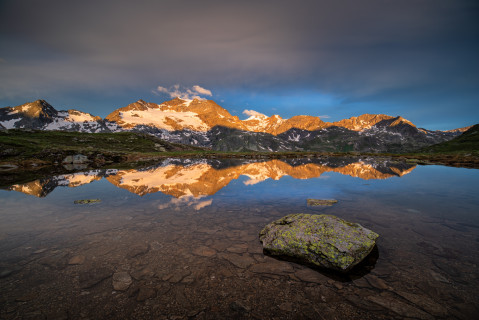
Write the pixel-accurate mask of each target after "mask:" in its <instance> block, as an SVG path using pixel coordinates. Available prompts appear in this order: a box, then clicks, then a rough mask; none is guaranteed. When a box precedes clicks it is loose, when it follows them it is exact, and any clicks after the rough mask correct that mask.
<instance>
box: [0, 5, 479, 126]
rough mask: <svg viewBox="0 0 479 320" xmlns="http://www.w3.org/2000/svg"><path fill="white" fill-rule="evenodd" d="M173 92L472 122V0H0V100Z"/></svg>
mask: <svg viewBox="0 0 479 320" xmlns="http://www.w3.org/2000/svg"><path fill="white" fill-rule="evenodd" d="M175 95H178V96H180V97H184V98H194V97H198V98H206V99H211V100H214V101H215V102H217V103H218V104H219V105H221V106H222V107H224V108H225V109H227V110H228V111H230V113H232V114H233V115H237V116H239V117H240V119H245V118H247V117H248V116H249V115H250V114H251V111H254V112H259V113H263V114H266V115H268V116H271V115H273V114H279V115H280V116H282V117H283V118H289V117H292V116H293V115H299V114H305V115H312V116H320V117H321V118H322V119H323V120H325V121H337V120H340V119H344V118H349V117H352V116H358V115H361V114H364V113H374V114H379V113H381V114H388V115H392V116H397V115H401V116H402V117H404V118H406V119H408V120H410V121H412V122H413V123H414V124H416V125H417V126H418V127H423V128H427V129H430V130H449V129H454V128H459V127H464V126H469V125H472V124H475V123H479V2H478V1H477V0H472V1H466V0H464V1H463V0H371V1H369V0H362V1H358V0H330V1H327V0H314V1H309V0H297V1H283V0H271V1H264V0H254V1H250V0H242V1H224V0H219V1H217V0H212V1H210V0H206V1H202V0H191V1H189V0H172V1H169V0H157V1H153V0H151V1H148V0H136V1H129V0H111V1H109V0H104V1H102V0H95V1H91V0H82V1H65V0H42V1H39V0H0V107H6V106H17V105H20V104H23V103H26V102H30V101H34V100H37V99H44V100H46V101H47V102H49V103H50V104H52V105H53V106H54V107H55V108H56V109H58V110H60V109H69V108H74V109H78V110H81V111H84V112H89V113H92V114H94V115H97V116H101V117H105V116H106V115H107V114H109V113H110V112H112V111H113V110H115V109H117V108H120V107H124V106H126V105H128V104H130V103H132V102H135V101H137V100H139V99H143V100H145V101H148V102H154V103H161V102H163V101H166V100H169V99H171V97H173V96H175Z"/></svg>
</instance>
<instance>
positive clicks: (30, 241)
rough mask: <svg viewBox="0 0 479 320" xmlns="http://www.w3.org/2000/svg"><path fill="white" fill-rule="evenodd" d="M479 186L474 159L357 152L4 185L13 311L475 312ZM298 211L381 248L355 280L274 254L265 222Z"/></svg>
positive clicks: (175, 315) (364, 315) (2, 258)
mask: <svg viewBox="0 0 479 320" xmlns="http://www.w3.org/2000/svg"><path fill="white" fill-rule="evenodd" d="M477 190H479V171H478V170H475V169H461V168H449V167H442V166H418V167H415V166H412V165H408V164H405V163H397V162H385V161H383V162H378V161H376V160H374V159H346V158H345V159H341V158H334V159H313V160H309V159H294V160H291V159H289V160H284V161H280V160H272V161H262V162H254V161H249V162H246V161H237V160H228V161H220V160H208V161H206V160H202V161H197V160H194V161H193V160H179V159H169V160H167V161H164V162H163V163H160V164H158V166H154V167H149V168H144V169H142V170H96V171H87V172H83V173H76V174H69V175H62V176H56V177H51V178H45V179H41V180H37V181H32V182H30V183H23V184H16V185H13V186H11V187H9V188H8V189H7V190H0V208H1V214H0V252H1V254H0V287H1V288H2V289H1V296H0V307H1V308H0V318H2V319H17V318H18V319H30V318H31V319H37V318H38V319H42V318H46V319H70V318H71V319H102V318H124V319H188V318H193V319H226V318H233V319H234V318H257V319H267V318H276V319H308V318H309V319H404V318H418V319H472V318H474V317H476V315H477V314H479V310H478V307H477V302H478V301H477V297H478V296H479V289H478V288H479V272H478V263H479V254H478V253H479V198H478V197H477V195H478V192H477ZM308 198H314V199H337V200H338V203H337V204H335V205H333V206H331V207H308V206H307V204H306V200H307V199H308ZM79 199H100V200H101V202H98V203H94V204H84V205H82V204H74V201H75V200H79ZM299 212H302V213H312V214H323V213H324V214H334V215H336V216H339V217H341V218H343V219H346V220H348V221H353V222H358V223H360V224H362V225H363V226H365V227H367V228H369V229H372V230H373V231H375V232H377V233H379V234H380V239H379V240H378V243H377V248H378V251H377V252H375V254H373V255H372V256H371V257H369V258H368V261H367V263H366V264H365V266H363V267H362V268H360V270H359V269H358V270H357V271H355V272H353V274H351V275H349V276H338V275H335V274H329V273H325V272H323V271H320V270H312V269H310V268H307V267H305V266H302V265H299V264H296V263H292V262H287V261H281V260H277V259H274V258H271V257H268V256H265V255H264V254H263V252H262V246H261V243H260V242H259V239H258V233H259V231H260V230H261V229H262V228H263V227H264V225H266V224H267V223H269V222H271V221H274V220H276V219H278V218H280V217H282V216H284V215H286V214H290V213H299ZM121 277H123V278H124V279H125V280H124V281H123V282H121V281H118V278H121ZM130 278H131V283H130V281H129V279H130ZM114 286H115V287H116V288H117V289H119V290H115V289H114ZM122 286H123V287H122Z"/></svg>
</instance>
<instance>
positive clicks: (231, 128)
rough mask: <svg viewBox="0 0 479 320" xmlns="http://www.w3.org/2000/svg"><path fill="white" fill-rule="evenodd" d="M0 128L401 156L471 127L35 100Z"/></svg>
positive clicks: (4, 115) (202, 106) (204, 104)
mask: <svg viewBox="0 0 479 320" xmlns="http://www.w3.org/2000/svg"><path fill="white" fill-rule="evenodd" d="M0 129H2V130H5V129H32V130H60V131H78V132H90V133H99V132H122V131H136V132H143V133H148V134H151V135H154V136H156V137H159V138H161V139H164V140H167V141H170V142H176V143H182V144H188V145H193V146H200V147H207V148H211V149H213V150H218V151H323V152H328V151H332V152H334V151H362V152H405V151H414V150H417V149H419V148H422V147H426V146H430V145H434V144H437V143H440V142H444V141H448V140H450V139H452V138H454V137H456V136H458V135H460V134H461V133H462V132H464V131H465V130H467V129H468V128H459V129H455V130H449V131H431V130H427V129H422V128H417V127H416V126H415V125H414V124H413V123H411V122H410V121H408V120H406V119H404V118H402V117H400V116H396V117H392V116H388V115H383V114H363V115H360V116H358V117H351V118H349V119H344V120H341V121H337V122H325V121H323V120H321V119H320V118H319V117H313V116H306V115H298V116H294V117H292V118H289V119H283V118H282V117H280V116H279V115H273V116H271V117H267V116H265V115H261V114H256V115H253V116H251V117H249V118H248V119H246V120H240V119H239V118H238V117H237V116H233V115H231V114H230V113H229V112H228V111H227V110H226V109H224V108H222V107H221V106H219V105H218V104H216V103H215V102H214V101H212V100H199V99H194V100H185V99H180V98H175V99H173V100H170V101H166V102H163V103H161V104H155V103H148V102H145V101H143V100H138V101H137V102H134V103H131V104H129V105H128V106H126V107H122V108H119V109H117V110H115V111H113V112H112V113H110V114H109V115H108V116H107V117H106V118H105V119H102V118H100V117H97V116H94V115H91V114H89V113H85V112H81V111H78V110H73V109H70V110H66V111H65V110H61V111H57V110H56V109H55V108H54V107H52V106H51V105H50V104H48V103H47V102H46V101H44V100H37V101H34V102H30V103H26V104H23V105H20V106H16V107H13V108H12V107H6V108H0Z"/></svg>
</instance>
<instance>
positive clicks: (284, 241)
mask: <svg viewBox="0 0 479 320" xmlns="http://www.w3.org/2000/svg"><path fill="white" fill-rule="evenodd" d="M378 237H379V235H378V234H377V233H375V232H373V231H371V230H369V229H366V228H364V227H363V226H361V225H359V224H357V223H351V222H347V221H345V220H343V219H340V218H338V217H335V216H332V215H324V214H323V215H312V214H303V213H297V214H290V215H287V216H285V217H283V218H281V219H279V220H276V221H274V222H272V223H270V224H268V225H267V226H266V227H265V228H264V229H263V230H261V232H260V234H259V238H260V240H261V242H262V243H263V249H264V251H265V252H266V253H267V254H270V255H274V256H283V257H287V258H291V259H293V260H295V261H298V262H303V263H306V264H312V265H315V266H318V267H322V268H328V269H333V270H336V271H340V272H347V271H349V270H351V268H353V267H354V266H355V265H357V264H358V263H360V262H361V261H362V260H363V259H364V258H365V257H366V256H367V255H368V254H369V253H370V252H371V251H372V249H373V248H374V246H375V245H376V239H377V238H378Z"/></svg>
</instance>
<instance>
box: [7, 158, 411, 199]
mask: <svg viewBox="0 0 479 320" xmlns="http://www.w3.org/2000/svg"><path fill="white" fill-rule="evenodd" d="M414 168H415V166H414V165H410V164H407V163H403V162H392V161H381V162H378V161H377V160H375V159H353V158H340V157H336V158H327V159H284V160H268V161H262V162H260V161H245V160H237V159H231V160H189V159H168V160H165V161H164V162H162V163H161V164H159V165H157V166H154V167H148V168H144V169H140V170H136V169H130V170H111V169H109V170H93V171H88V172H82V173H74V174H65V175H59V176H55V177H51V178H46V179H39V180H35V181H32V182H29V183H25V184H16V185H12V186H10V187H9V188H8V189H9V190H14V191H19V192H23V193H27V194H31V195H34V196H37V197H45V196H46V195H47V194H49V193H50V192H52V191H53V190H54V189H55V188H56V187H58V186H67V187H77V186H80V185H83V184H87V183H91V182H93V181H95V180H100V179H102V178H106V179H107V180H108V181H109V182H110V183H112V184H113V185H115V186H117V187H119V188H122V189H126V190H128V191H130V192H132V193H136V194H138V195H140V196H143V195H145V194H148V193H155V192H162V193H164V194H168V195H172V196H174V197H176V198H180V197H183V196H193V197H200V196H205V195H213V194H215V193H216V192H218V191H219V190H220V189H222V188H224V187H226V186H227V185H228V184H229V183H230V182H231V180H234V179H238V178H239V177H240V176H246V177H248V178H249V180H246V181H245V182H244V184H245V185H253V184H256V183H259V182H262V181H264V180H266V179H269V178H271V179H274V180H279V179H280V178H281V177H283V176H291V177H293V178H295V179H310V178H317V177H320V176H321V175H322V174H323V173H326V172H337V173H341V174H344V175H349V176H352V177H357V178H361V179H365V180H369V179H387V178H391V177H400V176H403V175H405V174H408V173H409V172H411V171H412V170H413V169H414Z"/></svg>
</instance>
